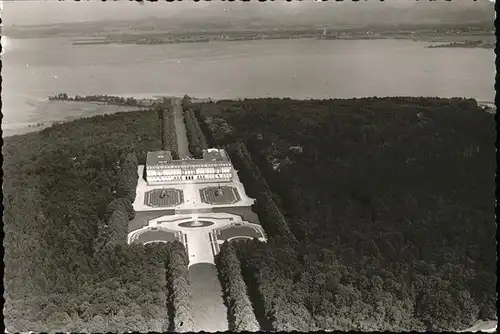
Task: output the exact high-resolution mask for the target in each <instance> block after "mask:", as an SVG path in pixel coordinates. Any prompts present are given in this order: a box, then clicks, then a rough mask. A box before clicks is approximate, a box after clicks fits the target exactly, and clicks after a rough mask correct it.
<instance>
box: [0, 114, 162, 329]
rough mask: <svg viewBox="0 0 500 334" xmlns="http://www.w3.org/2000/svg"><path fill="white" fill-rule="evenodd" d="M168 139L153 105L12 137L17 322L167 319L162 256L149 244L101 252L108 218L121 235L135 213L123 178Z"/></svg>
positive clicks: (10, 287) (10, 316) (62, 325)
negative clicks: (153, 254)
mask: <svg viewBox="0 0 500 334" xmlns="http://www.w3.org/2000/svg"><path fill="white" fill-rule="evenodd" d="M160 148H161V135H160V124H159V122H158V115H157V114H156V113H154V112H150V111H139V112H131V113H118V114H114V115H105V116H96V117H93V118H86V119H81V120H77V121H74V122H70V123H65V124H59V125H55V126H53V127H52V128H48V129H45V130H42V131H41V132H38V133H31V134H27V135H23V136H14V137H9V138H5V139H4V145H3V155H4V165H3V169H4V183H3V191H4V203H3V204H4V207H5V211H4V217H3V220H4V231H5V240H4V246H5V253H6V254H5V257H4V261H5V273H4V286H5V290H6V292H7V293H6V295H5V296H6V298H5V299H6V307H5V310H4V312H5V322H6V326H7V329H8V330H9V331H12V332H15V331H27V330H33V331H36V332H41V331H51V330H58V331H75V332H81V331H83V329H87V330H89V331H94V330H95V331H99V332H106V331H108V330H109V331H111V332H117V331H122V330H121V329H127V330H137V331H144V330H145V331H148V330H151V331H162V329H163V328H164V327H165V328H168V325H169V324H168V317H167V311H166V309H165V307H166V303H165V302H164V301H163V300H162V298H163V299H165V298H166V297H165V295H168V293H166V292H165V291H166V288H164V286H166V282H165V277H164V264H163V262H159V261H157V260H155V259H154V258H149V257H147V256H145V255H144V254H143V253H144V252H143V251H142V250H141V249H142V248H140V247H139V248H137V247H131V248H129V247H123V246H118V248H117V247H109V248H108V249H105V250H102V251H100V252H99V254H98V255H97V254H95V253H94V252H95V250H96V249H95V246H96V245H95V242H96V241H97V242H99V239H97V240H96V236H97V233H98V231H99V227H100V226H101V227H102V226H104V225H106V224H108V226H109V227H114V229H111V230H110V231H109V232H110V234H111V235H113V234H114V233H118V234H119V235H120V237H119V238H118V239H121V236H122V234H121V232H123V231H126V229H125V230H122V229H121V228H122V227H125V228H126V223H127V221H128V219H129V218H130V217H131V215H133V209H132V208H131V203H130V199H125V198H119V194H118V191H117V190H118V187H119V182H120V178H121V177H123V176H125V175H129V176H130V177H131V176H132V174H135V175H137V168H136V166H137V163H138V162H139V163H144V162H145V159H146V152H147V151H148V150H158V149H160ZM135 156H137V160H138V162H137V161H136V159H135ZM129 164H130V165H131V167H130V169H127V167H126V166H127V165H129ZM124 170H129V171H132V173H124V174H121V173H122V171H124ZM131 182H133V180H132V179H131ZM135 182H137V177H136V176H135ZM131 186H133V185H131ZM134 195H135V194H134ZM118 212H119V213H118ZM110 220H112V221H115V222H119V223H118V224H115V225H113V224H109V222H110ZM124 225H125V226H124ZM120 231H121V232H120ZM111 232H112V233H111ZM125 236H126V234H125ZM118 239H117V240H118ZM121 241H122V243H123V242H125V241H126V240H121ZM159 291H164V292H163V293H158V292H159Z"/></svg>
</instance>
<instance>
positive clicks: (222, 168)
mask: <svg viewBox="0 0 500 334" xmlns="http://www.w3.org/2000/svg"><path fill="white" fill-rule="evenodd" d="M232 178H233V165H232V164H231V160H230V159H229V156H228V154H227V152H226V151H224V150H222V149H208V150H204V151H203V158H202V159H191V158H185V159H179V160H174V159H172V154H171V153H170V151H156V152H148V155H147V159H146V181H147V183H148V185H161V184H175V183H184V182H190V183H192V182H196V183H205V182H211V183H213V182H231V181H232Z"/></svg>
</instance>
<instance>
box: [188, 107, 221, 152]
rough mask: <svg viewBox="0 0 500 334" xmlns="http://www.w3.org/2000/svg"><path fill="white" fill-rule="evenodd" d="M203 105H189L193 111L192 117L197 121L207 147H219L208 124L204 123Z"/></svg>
mask: <svg viewBox="0 0 500 334" xmlns="http://www.w3.org/2000/svg"><path fill="white" fill-rule="evenodd" d="M202 108H203V105H200V104H191V109H193V112H194V115H195V117H196V119H197V120H198V124H199V125H200V129H201V132H202V133H203V135H204V136H205V140H206V142H207V145H208V147H219V146H220V145H219V144H218V143H217V142H216V140H215V138H214V136H213V134H212V132H211V131H210V128H209V127H208V124H207V123H206V122H205V117H204V116H203V114H202V112H201V111H202Z"/></svg>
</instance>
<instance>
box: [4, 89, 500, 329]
mask: <svg viewBox="0 0 500 334" xmlns="http://www.w3.org/2000/svg"><path fill="white" fill-rule="evenodd" d="M185 102H186V101H185ZM167 103H168V101H163V103H160V104H157V105H155V106H153V107H152V108H151V109H150V110H143V111H137V112H127V113H117V114H113V115H104V116H95V117H92V118H85V119H80V120H76V121H73V122H69V123H63V124H55V125H53V126H52V127H50V128H47V129H44V130H42V131H39V132H35V133H30V134H27V135H22V136H13V137H8V138H5V139H4V145H3V148H2V149H3V151H2V153H3V156H4V165H3V171H4V182H3V192H4V198H3V206H4V218H3V219H4V232H5V238H4V248H5V256H4V262H5V272H4V287H5V294H4V298H5V308H4V317H5V324H6V327H7V330H9V331H10V332H18V331H29V330H32V331H35V332H54V331H58V332H62V331H64V332H82V331H83V332H108V331H109V332H124V331H138V332H149V331H156V332H163V331H167V330H169V331H176V332H179V331H189V330H190V329H192V326H193V319H192V315H191V296H190V291H189V285H188V278H187V277H188V276H187V264H188V258H187V254H186V252H185V250H184V247H183V246H182V245H181V244H180V243H178V242H175V243H167V244H162V245H148V246H147V247H143V246H138V245H130V246H129V245H125V238H124V236H126V230H124V229H123V228H124V227H126V224H127V222H128V220H129V219H131V218H132V217H133V215H134V212H133V208H132V207H131V203H132V202H133V200H134V198H135V192H133V191H132V190H133V189H134V188H135V186H136V182H137V165H138V164H144V163H145V160H146V152H147V151H150V150H151V151H154V150H161V149H166V150H172V151H175V149H176V147H174V146H176V138H174V137H169V136H175V131H171V129H173V119H172V118H171V113H169V111H168V110H170V109H169V107H168V104H167ZM184 105H185V107H186V108H185V109H190V110H192V112H191V111H190V116H189V117H190V119H189V120H187V121H189V122H191V125H190V129H191V130H190V131H191V132H193V133H195V134H196V137H197V139H196V140H197V141H198V143H202V144H199V145H208V146H209V147H211V146H218V147H225V148H226V149H227V150H228V152H229V153H230V156H231V159H232V161H233V163H234V164H235V166H236V167H237V169H238V172H239V176H240V177H241V180H242V182H244V184H245V187H246V188H247V190H248V193H249V195H251V196H252V197H254V198H256V199H257V203H256V205H255V210H256V211H257V212H258V213H259V218H260V220H261V222H262V225H263V227H264V228H265V230H266V234H267V236H268V242H266V243H261V242H259V241H239V242H236V243H232V244H231V245H225V246H224V247H221V253H220V254H219V256H218V257H217V259H216V262H217V269H218V271H219V275H220V278H221V285H222V287H223V289H224V300H225V301H226V303H227V306H228V311H229V313H230V316H231V317H230V319H229V322H230V326H231V328H232V329H234V330H241V329H242V330H254V329H256V328H257V327H260V328H261V329H263V330H299V331H310V330H318V329H328V330H359V331H367V330H381V331H384V330H388V331H409V330H417V331H424V330H450V331H456V330H463V329H465V328H467V327H469V326H470V325H472V324H473V323H474V322H475V321H476V320H478V319H483V320H490V319H496V308H495V302H496V298H495V296H496V290H495V283H496V266H495V264H496V262H495V261H496V252H495V250H496V243H495V238H494V236H495V233H496V226H495V222H494V205H495V201H494V191H495V179H494V177H495V174H494V172H495V160H494V153H495V151H494V141H495V128H494V119H493V115H491V114H488V113H486V112H483V111H482V110H481V109H480V108H479V107H478V106H477V103H476V101H474V100H470V99H441V98H416V97H415V98H410V97H396V98H363V99H350V100H338V99H336V100H321V101H318V100H309V101H296V100H291V99H252V100H243V101H219V102H217V103H207V104H187V103H184ZM196 123H197V124H196ZM166 128H168V129H170V130H168V131H165V129H166ZM188 135H189V132H188ZM189 136H191V137H190V139H191V138H195V136H192V135H189ZM205 143H206V144H205ZM250 305H251V306H250ZM250 307H251V308H253V311H254V314H252V313H251V312H250V311H249V310H250ZM253 315H254V316H255V317H253ZM257 323H258V325H257Z"/></svg>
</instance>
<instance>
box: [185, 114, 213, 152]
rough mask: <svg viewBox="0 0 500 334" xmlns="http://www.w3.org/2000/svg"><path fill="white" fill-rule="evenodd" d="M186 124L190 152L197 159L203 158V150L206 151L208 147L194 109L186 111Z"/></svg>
mask: <svg viewBox="0 0 500 334" xmlns="http://www.w3.org/2000/svg"><path fill="white" fill-rule="evenodd" d="M184 123H185V124H186V133H187V137H188V141H189V151H191V153H192V154H193V156H194V157H195V158H202V157H203V150H206V149H207V148H208V145H207V141H206V139H205V135H204V134H203V132H202V131H201V128H200V124H199V123H198V119H197V118H196V115H195V114H194V111H193V109H186V110H184Z"/></svg>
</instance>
